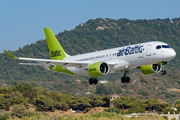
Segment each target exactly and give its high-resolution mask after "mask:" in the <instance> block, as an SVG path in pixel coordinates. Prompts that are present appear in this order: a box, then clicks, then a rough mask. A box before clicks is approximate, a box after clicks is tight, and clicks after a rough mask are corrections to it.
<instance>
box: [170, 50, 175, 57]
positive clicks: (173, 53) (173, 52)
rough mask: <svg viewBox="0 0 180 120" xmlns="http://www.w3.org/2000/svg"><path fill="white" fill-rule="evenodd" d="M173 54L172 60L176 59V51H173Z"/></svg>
mask: <svg viewBox="0 0 180 120" xmlns="http://www.w3.org/2000/svg"><path fill="white" fill-rule="evenodd" d="M171 54H172V59H173V58H175V57H176V51H175V50H173V51H172V53H171Z"/></svg>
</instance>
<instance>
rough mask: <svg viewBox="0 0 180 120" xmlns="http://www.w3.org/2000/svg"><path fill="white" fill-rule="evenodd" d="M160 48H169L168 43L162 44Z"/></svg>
mask: <svg viewBox="0 0 180 120" xmlns="http://www.w3.org/2000/svg"><path fill="white" fill-rule="evenodd" d="M162 48H171V46H170V45H162Z"/></svg>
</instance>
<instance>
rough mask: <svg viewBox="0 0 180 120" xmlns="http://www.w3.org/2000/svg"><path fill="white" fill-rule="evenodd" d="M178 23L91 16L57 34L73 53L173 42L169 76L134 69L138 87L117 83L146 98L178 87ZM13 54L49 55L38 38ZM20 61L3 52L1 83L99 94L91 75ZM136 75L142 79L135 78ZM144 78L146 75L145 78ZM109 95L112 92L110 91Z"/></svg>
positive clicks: (115, 77) (116, 76)
mask: <svg viewBox="0 0 180 120" xmlns="http://www.w3.org/2000/svg"><path fill="white" fill-rule="evenodd" d="M179 22H180V18H174V19H172V20H170V19H168V18H167V19H153V20H128V19H118V20H114V19H110V18H106V19H102V18H97V19H90V20H88V21H87V22H85V23H82V24H80V25H78V26H76V28H75V29H73V30H70V31H66V30H65V31H64V32H60V33H59V34H58V35H56V37H57V39H58V40H59V42H60V43H61V45H62V46H63V48H64V50H65V51H66V52H67V53H68V54H70V55H75V54H78V53H79V54H82V53H86V52H92V51H95V50H103V49H107V48H113V47H118V46H123V45H128V44H134V43H140V42H147V41H163V42H166V43H168V44H170V45H171V46H172V47H173V48H174V49H175V51H176V53H177V56H176V58H175V59H173V60H171V61H170V62H169V63H168V65H167V66H166V69H167V71H168V74H167V75H166V76H164V77H162V76H161V75H150V76H147V77H144V76H143V75H142V74H140V73H136V70H133V71H131V73H130V76H134V77H132V81H131V82H132V83H133V81H136V82H135V83H138V84H137V85H138V86H140V87H139V88H138V89H137V88H136V86H134V85H133V84H132V83H130V84H128V85H126V84H121V83H118V86H119V87H120V90H119V91H120V92H121V93H122V94H129V92H128V91H126V90H123V89H124V87H123V86H126V88H127V89H128V88H129V89H130V88H131V89H132V91H134V92H135V94H134V93H132V95H134V96H137V97H140V98H142V99H145V98H147V97H153V96H154V97H157V95H158V96H160V95H159V94H160V93H162V91H166V92H168V93H170V91H168V90H169V89H172V88H179V84H180V83H179V82H178V78H179V74H178V72H179V70H180V65H179V59H180V55H179V54H178V51H180V47H179V46H180V23H179ZM42 30H43V29H42ZM52 31H53V30H52ZM27 37H28V36H27ZM12 54H14V55H15V56H21V57H33V58H47V59H49V58H50V56H49V52H48V46H47V43H46V40H39V41H37V42H36V43H32V44H31V45H26V46H24V47H23V48H19V49H18V50H17V51H12ZM19 62H21V61H19V60H12V59H11V58H10V57H9V56H7V55H6V54H5V53H2V54H0V66H1V67H0V85H2V84H8V85H10V84H11V85H17V84H19V83H22V82H28V83H30V84H32V85H33V86H43V87H46V88H48V89H49V90H57V91H59V92H61V93H68V94H71V95H75V94H76V93H78V94H82V95H83V94H84V92H87V91H89V90H91V92H94V93H96V86H89V85H88V81H87V80H88V78H89V76H80V77H79V76H68V75H64V74H60V73H55V72H51V71H47V70H45V69H44V68H43V67H37V66H19V65H18V64H17V63H19ZM121 74H122V73H118V74H111V75H107V76H103V77H99V79H100V80H108V81H111V82H112V83H114V82H116V81H117V80H119V79H120V78H121V76H122V75H121ZM136 77H139V78H140V79H137V80H136ZM141 78H143V80H142V79H141ZM78 80H80V82H78ZM143 81H147V82H143ZM133 86H134V87H133ZM150 87H151V88H150ZM156 87H158V90H156V89H155V88H156ZM122 88H123V89H122ZM160 88H162V89H160ZM142 91H146V92H148V95H146V96H143V94H144V93H143V92H142ZM177 91H178V90H177ZM113 92H118V91H113ZM106 94H111V93H110V92H108V93H106ZM145 94H147V93H145ZM162 94H164V93H162ZM177 96H179V93H176V96H170V97H168V98H166V97H163V95H162V96H160V97H161V98H164V99H168V100H169V101H171V102H173V100H172V99H177Z"/></svg>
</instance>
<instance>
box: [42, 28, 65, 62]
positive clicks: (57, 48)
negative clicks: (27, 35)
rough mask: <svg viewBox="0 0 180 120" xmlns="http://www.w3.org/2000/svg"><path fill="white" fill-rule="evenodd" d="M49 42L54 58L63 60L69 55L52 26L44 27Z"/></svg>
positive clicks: (52, 57)
mask: <svg viewBox="0 0 180 120" xmlns="http://www.w3.org/2000/svg"><path fill="white" fill-rule="evenodd" d="M44 32H45V35H46V40H47V44H48V47H49V52H50V56H51V59H52V60H63V59H64V58H65V57H66V56H67V55H66V53H65V52H64V50H63V48H62V47H61V45H60V44H59V42H58V40H57V39H56V37H55V35H54V34H53V32H52V31H51V29H50V28H44Z"/></svg>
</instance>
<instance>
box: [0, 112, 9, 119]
mask: <svg viewBox="0 0 180 120" xmlns="http://www.w3.org/2000/svg"><path fill="white" fill-rule="evenodd" d="M10 117H11V113H10V112H7V113H0V120H7V119H8V118H10Z"/></svg>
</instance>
